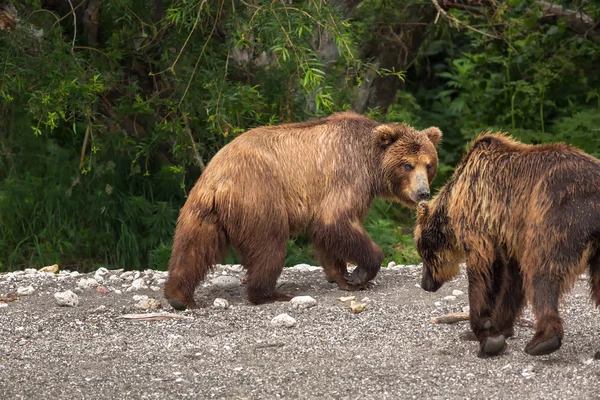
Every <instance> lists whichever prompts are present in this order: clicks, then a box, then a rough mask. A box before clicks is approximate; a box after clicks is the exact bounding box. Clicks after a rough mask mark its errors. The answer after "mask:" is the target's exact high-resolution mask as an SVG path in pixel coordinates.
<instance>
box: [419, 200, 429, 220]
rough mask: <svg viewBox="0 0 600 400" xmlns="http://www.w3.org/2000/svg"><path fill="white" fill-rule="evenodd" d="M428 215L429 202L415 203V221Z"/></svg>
mask: <svg viewBox="0 0 600 400" xmlns="http://www.w3.org/2000/svg"><path fill="white" fill-rule="evenodd" d="M428 215H429V204H428V203H427V202H426V201H421V202H420V203H419V204H418V205H417V221H423V220H424V219H425V218H427V216H428Z"/></svg>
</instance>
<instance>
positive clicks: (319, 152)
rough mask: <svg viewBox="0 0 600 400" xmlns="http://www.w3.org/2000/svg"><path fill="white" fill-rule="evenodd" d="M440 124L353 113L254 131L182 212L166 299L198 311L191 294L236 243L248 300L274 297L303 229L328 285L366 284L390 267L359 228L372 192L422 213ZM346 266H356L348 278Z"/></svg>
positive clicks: (201, 182) (225, 153)
mask: <svg viewBox="0 0 600 400" xmlns="http://www.w3.org/2000/svg"><path fill="white" fill-rule="evenodd" d="M440 139H441V132H440V130H439V129H437V128H435V127H431V128H429V129H426V130H423V131H418V130H415V129H413V128H411V127H410V126H408V125H405V124H383V125H382V124H379V123H377V122H375V121H373V120H371V119H369V118H366V117H363V116H361V115H358V114H354V113H350V112H346V113H339V114H335V115H333V116H331V117H329V118H326V119H321V120H316V121H312V122H304V123H296V124H287V125H279V126H266V127H259V128H255V129H252V130H250V131H248V132H246V133H244V134H242V135H240V136H239V137H237V138H235V139H234V140H233V141H232V142H231V143H229V144H227V145H226V146H225V147H223V148H222V149H221V150H220V151H219V152H218V153H217V154H216V155H215V156H214V157H213V159H212V160H211V161H210V163H209V165H208V166H207V168H206V170H205V171H204V173H203V174H202V176H201V177H200V178H199V179H198V181H197V183H196V185H195V186H194V188H193V189H192V190H191V192H190V194H189V198H188V199H187V201H186V202H185V204H184V206H183V208H182V209H181V212H180V215H179V219H178V221H177V228H176V230H175V237H174V243H173V252H172V255H171V259H170V262H169V278H168V280H167V282H166V285H165V292H164V293H165V297H166V298H167V299H168V300H169V303H170V304H171V306H172V307H173V308H175V309H185V308H191V307H195V306H196V304H195V302H194V290H195V289H196V286H197V285H198V284H199V283H200V282H201V281H202V280H204V278H205V276H206V274H207V273H208V272H209V270H210V269H211V267H212V266H213V265H214V264H215V263H217V262H219V260H220V259H221V258H222V256H223V253H224V252H225V251H226V248H227V245H231V246H232V247H233V249H234V250H235V251H236V253H237V254H238V256H239V257H240V258H241V260H242V263H243V265H244V267H245V268H246V270H247V275H246V286H247V297H248V300H249V301H250V302H251V303H254V304H260V303H265V302H271V301H285V300H289V299H290V296H288V295H286V294H283V293H279V292H278V291H276V288H275V285H276V281H277V278H278V277H279V275H280V274H281V272H282V270H283V264H284V258H285V254H286V242H287V239H288V238H289V236H290V235H296V234H298V233H301V232H306V233H307V234H308V236H309V238H310V240H311V242H312V244H313V247H314V248H315V250H316V253H317V257H318V260H319V261H320V263H321V265H322V266H323V268H324V271H325V274H326V277H327V279H328V280H329V281H330V282H336V283H337V284H338V285H339V287H340V288H341V289H345V290H354V289H361V288H363V287H365V285H367V284H368V283H369V281H370V280H372V279H373V278H374V277H375V276H376V274H377V272H378V271H379V268H380V266H381V263H382V261H383V253H382V251H381V249H380V248H379V247H378V246H377V245H376V244H375V243H374V242H373V241H372V240H371V238H370V237H369V236H368V235H367V233H366V232H365V230H364V228H363V227H362V225H361V220H362V219H363V218H364V217H365V216H366V214H367V212H368V210H369V207H370V205H371V202H372V200H373V198H374V197H375V196H379V197H383V198H387V199H392V200H396V201H398V202H400V203H403V204H405V205H407V206H411V207H415V206H416V205H417V203H418V201H420V200H423V199H428V198H429V184H430V182H431V181H432V180H433V178H434V176H435V174H436V171H437V163H438V158H437V152H436V146H437V145H438V144H439V142H440ZM346 262H353V263H355V264H356V265H357V266H358V267H357V268H356V269H355V270H354V272H353V274H352V275H351V276H349V275H347V271H346Z"/></svg>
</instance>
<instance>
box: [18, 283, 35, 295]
mask: <svg viewBox="0 0 600 400" xmlns="http://www.w3.org/2000/svg"><path fill="white" fill-rule="evenodd" d="M33 292H35V289H34V288H33V286H31V285H29V286H21V287H19V288H17V294H18V295H19V296H29V295H30V294H33Z"/></svg>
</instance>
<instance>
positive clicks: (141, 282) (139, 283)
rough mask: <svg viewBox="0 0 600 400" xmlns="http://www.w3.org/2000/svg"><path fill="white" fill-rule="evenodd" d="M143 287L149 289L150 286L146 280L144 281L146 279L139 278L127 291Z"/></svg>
mask: <svg viewBox="0 0 600 400" xmlns="http://www.w3.org/2000/svg"><path fill="white" fill-rule="evenodd" d="M141 289H148V286H147V285H146V282H144V279H142V278H138V279H136V280H134V281H133V282H132V283H131V286H129V287H128V288H127V290H126V292H134V291H138V290H141Z"/></svg>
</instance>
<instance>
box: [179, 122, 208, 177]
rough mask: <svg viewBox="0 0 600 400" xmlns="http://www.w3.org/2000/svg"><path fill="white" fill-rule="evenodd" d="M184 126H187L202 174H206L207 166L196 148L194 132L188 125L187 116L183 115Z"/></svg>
mask: <svg viewBox="0 0 600 400" xmlns="http://www.w3.org/2000/svg"><path fill="white" fill-rule="evenodd" d="M182 117H183V124H184V125H185V130H186V131H187V134H188V136H189V137H190V143H192V149H193V150H194V158H195V159H196V162H197V163H198V166H199V167H200V172H204V169H205V168H206V166H205V165H204V162H203V161H202V157H200V153H198V149H197V148H196V142H194V137H193V136H192V130H191V129H190V124H189V123H188V119H187V115H185V114H183V116H182Z"/></svg>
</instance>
